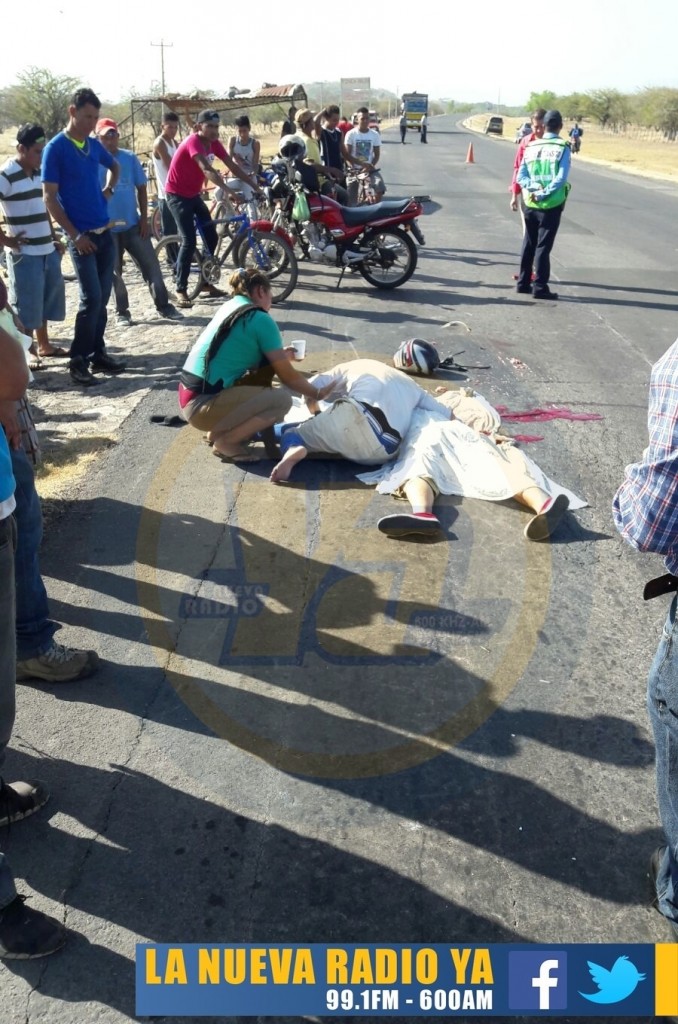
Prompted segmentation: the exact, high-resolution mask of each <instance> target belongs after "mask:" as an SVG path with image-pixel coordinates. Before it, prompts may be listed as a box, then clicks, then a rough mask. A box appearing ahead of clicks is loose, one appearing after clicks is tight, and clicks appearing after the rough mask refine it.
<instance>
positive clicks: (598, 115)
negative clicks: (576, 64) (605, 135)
mask: <svg viewBox="0 0 678 1024" xmlns="http://www.w3.org/2000/svg"><path fill="white" fill-rule="evenodd" d="M586 100H587V110H586V114H587V116H588V117H594V118H595V119H596V121H598V123H599V124H600V125H601V127H603V128H606V127H608V126H610V127H615V128H623V127H625V126H626V125H627V124H629V122H630V120H631V102H630V99H629V97H628V96H625V95H624V94H623V93H620V92H619V91H618V90H617V89H595V90H593V91H592V92H587V93H586Z"/></svg>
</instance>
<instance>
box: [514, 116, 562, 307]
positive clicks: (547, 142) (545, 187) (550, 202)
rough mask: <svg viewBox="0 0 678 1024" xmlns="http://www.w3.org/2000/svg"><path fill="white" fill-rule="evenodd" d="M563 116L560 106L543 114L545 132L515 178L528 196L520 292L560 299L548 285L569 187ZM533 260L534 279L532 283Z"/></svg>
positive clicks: (526, 153) (529, 147) (527, 151)
mask: <svg viewBox="0 0 678 1024" xmlns="http://www.w3.org/2000/svg"><path fill="white" fill-rule="evenodd" d="M562 127H563V119H562V117H561V115H560V111H558V110H547V111H546V113H545V114H544V134H543V135H542V137H541V138H540V139H534V140H533V141H532V142H528V144H527V146H526V147H525V151H524V153H523V161H522V163H521V165H520V169H519V171H518V174H517V175H516V182H517V184H518V185H520V187H521V189H522V190H523V199H524V200H525V235H524V237H523V249H522V252H521V254H520V274H519V275H518V284H517V285H516V291H517V292H523V293H525V294H527V293H529V292H532V295H533V297H534V298H535V299H557V298H558V295H557V293H556V292H552V291H551V289H550V288H549V278H550V276H551V249H552V248H553V243H554V242H555V240H556V235H557V234H558V228H559V226H560V218H561V215H562V212H563V208H564V206H565V200H566V199H567V196H568V193H569V191H570V185H569V182H568V180H567V177H568V174H569V172H570V147H569V146H568V145H567V143H566V142H565V140H564V139H561V137H560V135H559V132H560V130H561V129H562ZM533 263H534V282H533V283H532V284H530V280H531V277H532V266H533Z"/></svg>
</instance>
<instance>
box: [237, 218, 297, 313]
mask: <svg viewBox="0 0 678 1024" xmlns="http://www.w3.org/2000/svg"><path fill="white" fill-rule="evenodd" d="M233 258H234V260H235V262H236V264H237V266H239V267H244V268H245V270H249V269H251V268H256V269H257V270H262V271H263V272H264V273H265V274H266V276H267V277H268V279H269V281H270V282H271V294H272V297H273V302H284V301H285V299H286V298H287V296H288V295H289V294H290V293H291V292H292V291H294V289H295V287H296V284H297V277H298V275H299V267H298V264H297V257H296V256H295V255H294V251H293V249H292V247H291V246H290V245H289V243H288V242H286V241H285V239H284V238H281V237H280V235H277V234H274V233H272V232H268V231H253V232H252V234H251V236H247V237H245V238H243V240H242V242H241V243H240V245H239V246H238V249H237V251H236V252H235V253H234V254H233Z"/></svg>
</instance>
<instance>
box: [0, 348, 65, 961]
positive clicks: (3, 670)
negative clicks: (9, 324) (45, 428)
mask: <svg viewBox="0 0 678 1024" xmlns="http://www.w3.org/2000/svg"><path fill="white" fill-rule="evenodd" d="M0 367H1V369H0V400H7V401H17V400H18V399H19V398H21V396H22V395H23V393H24V391H25V389H26V385H27V384H28V367H27V365H26V359H25V356H24V353H23V351H22V349H21V346H20V345H19V344H17V342H16V341H15V340H14V338H11V337H10V335H9V334H7V332H6V331H3V330H2V329H0ZM14 508H15V501H14V477H13V475H12V464H11V461H10V455H9V448H8V446H7V441H6V439H5V435H4V433H3V431H2V430H0V763H2V761H3V760H4V755H5V749H6V747H7V744H8V743H9V740H10V737H11V735H12V727H13V725H14V711H15V695H14V691H15V673H16V646H15V644H16V639H15V593H14V548H15V545H16V524H15V522H14V516H13V514H12V513H13V511H14ZM48 799H49V792H48V791H47V789H46V788H45V786H44V785H43V784H42V783H41V782H37V781H35V780H34V781H32V782H13V783H11V784H9V783H6V782H4V780H2V779H0V826H5V825H10V824H12V823H13V822H15V821H20V820H21V819H22V818H26V817H28V816H29V815H30V814H33V813H34V812H35V811H37V810H39V809H40V808H41V807H42V806H43V804H45V803H46V802H47V800H48ZM65 941H66V935H65V933H64V929H63V928H62V926H61V925H60V924H58V923H57V922H56V921H54V920H53V919H52V918H51V917H46V916H45V915H44V914H41V913H40V911H38V910H33V909H31V908H30V907H27V906H26V905H25V904H24V897H22V896H18V895H17V891H16V888H15V886H14V878H13V876H12V872H11V869H10V867H9V865H8V863H7V861H6V859H5V856H4V854H2V853H0V958H7V959H19V958H20V959H33V958H35V957H40V956H47V955H48V954H49V953H54V952H56V950H57V949H59V948H60V947H61V946H63V944H64V942H65Z"/></svg>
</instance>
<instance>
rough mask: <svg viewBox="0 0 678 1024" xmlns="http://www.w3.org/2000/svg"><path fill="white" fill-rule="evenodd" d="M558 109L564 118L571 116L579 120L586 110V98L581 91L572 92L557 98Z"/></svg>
mask: <svg viewBox="0 0 678 1024" xmlns="http://www.w3.org/2000/svg"><path fill="white" fill-rule="evenodd" d="M558 110H559V111H560V113H561V114H562V115H563V117H564V118H572V119H574V120H575V121H579V120H580V119H581V118H582V117H584V116H585V113H586V110H587V99H586V96H585V95H584V93H583V92H572V93H570V95H569V96H560V97H559V98H558Z"/></svg>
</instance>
